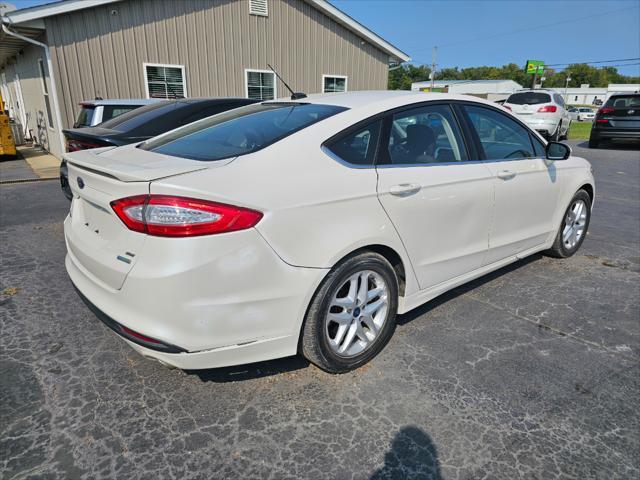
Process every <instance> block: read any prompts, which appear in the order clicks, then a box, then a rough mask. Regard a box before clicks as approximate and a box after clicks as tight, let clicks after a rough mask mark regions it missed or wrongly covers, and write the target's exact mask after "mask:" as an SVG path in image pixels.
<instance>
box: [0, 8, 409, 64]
mask: <svg viewBox="0 0 640 480" xmlns="http://www.w3.org/2000/svg"><path fill="white" fill-rule="evenodd" d="M120 1H122V0H59V1H57V2H54V3H47V4H44V5H38V6H35V7H28V8H23V9H20V10H13V11H11V12H7V13H5V14H4V16H3V18H2V21H3V22H4V23H11V24H14V25H15V24H20V23H25V22H30V21H33V20H41V19H43V18H46V17H51V16H54V15H62V14H65V13H71V12H75V11H77V10H83V9H86V8H93V7H99V6H101V5H107V4H110V3H116V2H120ZM304 1H305V2H307V3H308V4H310V5H312V6H313V7H315V8H316V9H318V10H320V11H321V12H322V13H324V14H325V15H327V16H328V17H330V18H332V19H333V20H335V21H336V22H338V23H340V24H341V25H343V26H344V27H346V28H347V29H349V30H351V31H352V32H354V33H356V34H357V35H359V36H360V37H362V38H363V39H365V40H367V41H368V42H369V43H371V44H373V45H374V46H376V47H377V48H378V49H380V50H382V51H383V52H385V53H387V54H389V56H390V57H392V58H394V59H397V60H398V62H408V61H410V60H411V58H410V57H409V55H407V54H406V53H404V52H403V51H402V50H400V49H399V48H397V47H395V46H394V45H392V44H391V43H389V42H387V41H386V40H385V39H384V38H382V37H380V36H379V35H377V34H375V33H374V32H373V31H371V30H369V29H368V28H367V27H365V26H364V25H362V24H361V23H359V22H358V21H356V20H354V19H353V18H351V17H350V16H349V15H347V14H346V13H344V12H343V11H341V10H340V9H338V8H336V7H334V6H333V5H331V4H330V3H329V2H328V1H326V0H304Z"/></svg>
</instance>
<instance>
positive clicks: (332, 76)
mask: <svg viewBox="0 0 640 480" xmlns="http://www.w3.org/2000/svg"><path fill="white" fill-rule="evenodd" d="M325 78H344V91H345V92H348V91H349V77H348V76H347V75H332V74H328V73H327V74H322V80H321V83H320V91H321V92H322V93H342V92H325V91H324V79H325Z"/></svg>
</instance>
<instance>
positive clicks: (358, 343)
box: [325, 270, 389, 357]
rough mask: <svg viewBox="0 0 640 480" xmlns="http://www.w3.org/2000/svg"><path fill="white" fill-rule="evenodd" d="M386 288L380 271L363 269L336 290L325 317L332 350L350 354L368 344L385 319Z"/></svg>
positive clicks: (367, 346) (365, 347) (360, 351)
mask: <svg viewBox="0 0 640 480" xmlns="http://www.w3.org/2000/svg"><path fill="white" fill-rule="evenodd" d="M388 297H389V288H388V286H387V284H386V282H385V281H384V279H383V278H382V276H381V275H379V274H378V273H376V272H374V271H372V270H363V271H360V272H357V273H354V274H353V275H351V276H350V277H349V278H348V279H347V280H346V281H345V282H343V283H342V285H340V287H339V288H338V289H337V290H336V291H335V293H334V294H333V296H332V298H331V303H330V305H329V311H328V312H327V315H326V319H325V334H326V336H327V340H328V343H329V347H330V348H331V350H332V351H333V352H334V353H335V354H336V355H338V356H340V357H353V356H355V355H358V354H360V353H362V352H363V351H365V350H366V349H368V348H369V347H371V345H373V344H374V343H375V341H376V339H377V338H378V334H379V333H380V331H381V330H382V327H383V326H384V323H385V322H386V320H387V316H388V311H389V302H388V299H389V298H388Z"/></svg>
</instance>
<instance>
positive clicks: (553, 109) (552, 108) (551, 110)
mask: <svg viewBox="0 0 640 480" xmlns="http://www.w3.org/2000/svg"><path fill="white" fill-rule="evenodd" d="M557 111H558V107H556V106H555V105H545V106H544V107H540V108H539V109H538V112H539V113H555V112H557Z"/></svg>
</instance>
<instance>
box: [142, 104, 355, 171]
mask: <svg viewBox="0 0 640 480" xmlns="http://www.w3.org/2000/svg"><path fill="white" fill-rule="evenodd" d="M344 110H346V108H344V107H337V106H334V105H320V104H313V103H307V104H305V103H276V102H273V103H259V104H254V105H249V106H246V107H242V108H237V109H234V110H231V111H229V112H225V113H221V114H219V115H216V116H213V117H209V118H205V119H203V120H200V121H198V122H195V123H192V124H190V125H186V126H184V127H182V128H179V129H177V130H174V131H172V132H169V133H168V134H166V135H161V136H159V137H157V138H154V139H151V140H148V141H147V142H145V143H144V144H142V145H141V146H140V148H142V149H143V150H150V151H152V152H156V153H161V154H164V155H172V156H175V157H183V158H190V159H192V160H202V161H213V160H221V159H223V158H229V157H236V156H239V155H246V154H247V153H252V152H255V151H257V150H260V149H262V148H265V147H267V146H269V145H271V144H273V143H275V142H277V141H278V140H281V139H283V138H285V137H287V136H289V135H291V134H293V133H295V132H297V131H299V130H302V129H303V128H306V127H308V126H309V125H312V124H314V123H316V122H319V121H321V120H324V119H325V118H328V117H330V116H332V115H335V114H337V113H339V112H342V111H344Z"/></svg>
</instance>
